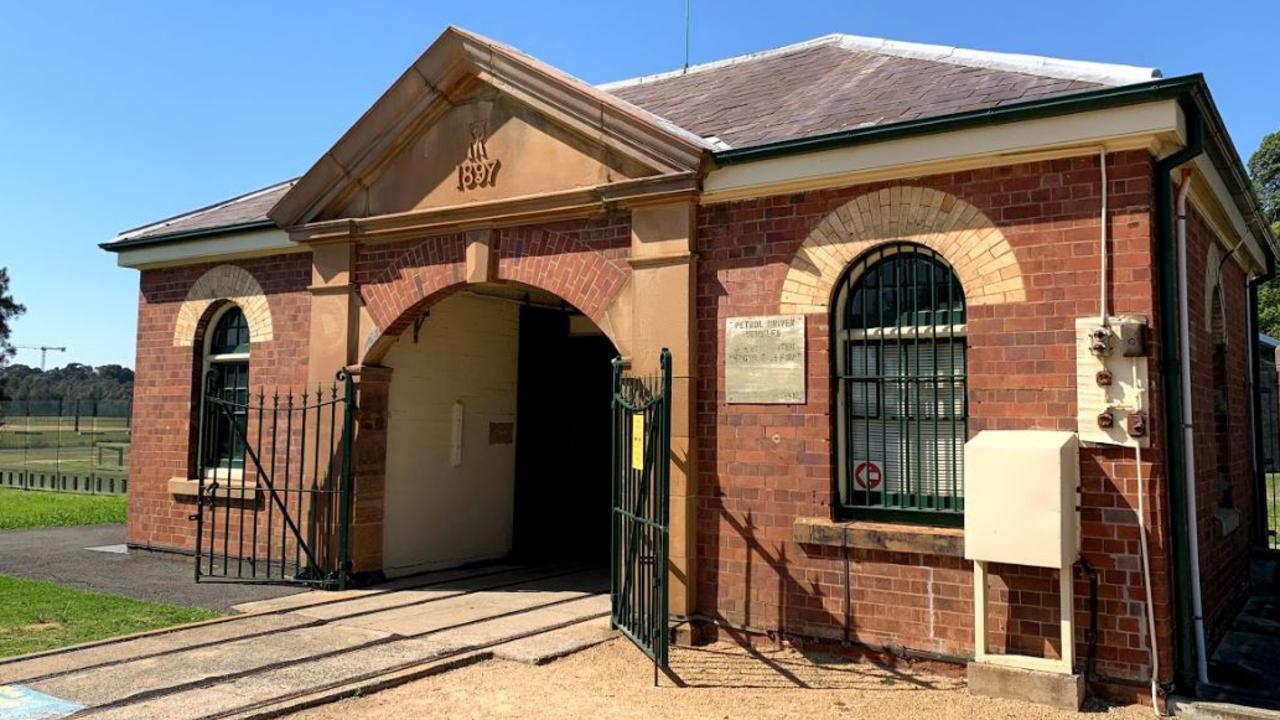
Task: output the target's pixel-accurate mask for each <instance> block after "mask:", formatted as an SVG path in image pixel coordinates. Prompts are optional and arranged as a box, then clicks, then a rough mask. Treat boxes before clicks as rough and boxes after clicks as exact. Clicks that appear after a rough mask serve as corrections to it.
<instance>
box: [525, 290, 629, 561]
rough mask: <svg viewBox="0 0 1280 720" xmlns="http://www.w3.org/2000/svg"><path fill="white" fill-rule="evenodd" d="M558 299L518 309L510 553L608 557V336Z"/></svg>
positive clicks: (539, 557) (538, 557)
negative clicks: (552, 303)
mask: <svg viewBox="0 0 1280 720" xmlns="http://www.w3.org/2000/svg"><path fill="white" fill-rule="evenodd" d="M585 320H586V318H584V317H582V316H576V319H575V316H574V315H573V314H571V313H569V312H566V311H565V310H561V309H558V308H542V307H534V306H525V307H523V308H521V311H520V340H519V347H520V358H519V371H518V372H519V377H518V380H517V388H518V389H517V409H516V478H515V517H514V527H513V536H514V537H513V546H514V547H513V555H514V556H515V558H516V559H518V560H520V561H521V562H549V561H555V560H574V561H588V562H593V563H599V564H602V565H603V564H607V563H608V561H609V528H610V508H611V494H610V475H609V472H610V453H611V449H610V448H611V445H610V443H611V435H610V403H611V402H612V382H613V376H612V368H611V365H610V361H611V360H612V359H613V358H614V356H615V355H616V354H617V353H616V351H615V350H614V347H613V343H611V342H610V341H609V339H608V338H607V337H605V336H604V335H602V334H599V331H597V330H595V328H594V326H592V325H591V324H590V323H589V322H584V321H585Z"/></svg>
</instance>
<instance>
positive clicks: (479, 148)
mask: <svg viewBox="0 0 1280 720" xmlns="http://www.w3.org/2000/svg"><path fill="white" fill-rule="evenodd" d="M486 134H487V128H486V127H485V124H484V123H483V122H474V123H471V146H470V147H468V148H467V159H466V160H463V161H462V162H461V163H460V164H459V165H458V189H459V190H475V189H476V188H482V187H491V186H493V185H494V184H495V183H496V182H497V179H498V168H500V167H502V161H501V160H490V159H489V151H488V149H487V148H486V147H485V145H484V141H485V135H486Z"/></svg>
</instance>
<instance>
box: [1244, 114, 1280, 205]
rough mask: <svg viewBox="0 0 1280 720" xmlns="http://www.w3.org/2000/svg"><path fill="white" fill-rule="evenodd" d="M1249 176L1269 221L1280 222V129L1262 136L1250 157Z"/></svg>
mask: <svg viewBox="0 0 1280 720" xmlns="http://www.w3.org/2000/svg"><path fill="white" fill-rule="evenodd" d="M1249 176H1250V177H1252V178H1253V187H1254V189H1255V190H1257V191H1258V199H1259V200H1261V201H1262V211H1263V212H1264V213H1266V216H1267V222H1270V223H1280V130H1277V131H1276V132H1273V133H1271V134H1270V135H1268V136H1266V137H1264V138H1262V144H1261V145H1259V146H1258V149H1257V151H1256V152H1254V153H1253V156H1252V157H1250V158H1249Z"/></svg>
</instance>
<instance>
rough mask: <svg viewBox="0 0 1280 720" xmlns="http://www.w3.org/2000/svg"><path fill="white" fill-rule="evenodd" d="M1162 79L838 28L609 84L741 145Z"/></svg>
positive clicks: (1147, 71)
mask: <svg viewBox="0 0 1280 720" xmlns="http://www.w3.org/2000/svg"><path fill="white" fill-rule="evenodd" d="M1158 77H1160V72H1159V71H1158V70H1155V69H1153V68H1140V67H1132V66H1128V65H1110V64H1103V63H1092V62H1080V61H1074V60H1059V59H1056V58H1047V57H1039V56H1034V55H1014V54H1009V53H994V52H983V51H978V50H965V49H961V48H954V47H946V46H941V45H923V44H919V43H902V42H894V41H891V40H883V39H880V38H868V37H861V36H857V35H839V34H837V35H826V36H823V37H820V38H816V39H814V40H809V41H806V42H802V43H798V44H795V45H788V46H785V47H781V48H777V49H774V50H769V51H765V52H761V53H753V54H750V55H743V56H740V57H735V58H729V59H727V60H720V61H717V62H712V63H707V64H705V65H695V66H693V67H690V68H689V69H688V70H686V71H673V72H668V73H662V74H659V75H650V76H647V77H641V78H636V79H633V80H623V81H620V82H615V83H608V84H605V85H602V86H601V89H604V90H608V91H609V92H611V93H613V94H614V95H617V96H618V97H620V98H623V99H624V100H628V101H630V102H631V103H633V104H635V105H639V106H640V107H643V108H645V109H647V110H649V111H651V112H653V113H655V114H657V115H661V116H662V117H665V118H668V119H669V120H671V121H672V122H675V123H677V124H679V125H680V126H681V127H684V128H686V129H688V130H690V131H692V132H694V133H696V134H698V135H701V136H704V137H706V136H715V137H717V138H719V139H720V140H721V141H723V142H724V143H727V144H728V145H729V146H731V147H734V148H740V147H745V146H750V145H757V144H761V143H769V142H777V141H780V140H790V139H797V138H803V137H807V136H812V135H820V134H824V133H831V132H838V131H841V130H847V129H850V128H858V127H868V126H874V125H886V124H891V123H895V122H902V121H905V120H916V119H920V118H925V117H933V116H941V115H948V114H951V113H956V112H964V111H969V110H978V109H984V108H992V107H999V106H1002V105H1008V104H1010V103H1016V102H1022V101H1028V100H1035V99H1041V98H1046V97H1051V96H1055V95H1067V94H1071V93H1077V92H1083V91H1087V90H1094V89H1098V88H1102V87H1115V86H1119V85H1129V84H1133V83H1140V82H1146V81H1149V80H1151V79H1153V78H1158Z"/></svg>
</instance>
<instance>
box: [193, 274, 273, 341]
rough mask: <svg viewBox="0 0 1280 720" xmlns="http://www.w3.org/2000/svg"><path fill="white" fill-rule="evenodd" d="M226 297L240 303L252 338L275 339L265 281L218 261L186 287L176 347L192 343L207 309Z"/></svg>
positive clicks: (250, 338) (260, 339)
mask: <svg viewBox="0 0 1280 720" xmlns="http://www.w3.org/2000/svg"><path fill="white" fill-rule="evenodd" d="M223 300H227V301H230V302H233V303H235V304H236V305H238V306H240V310H241V311H242V312H243V313H244V318H245V321H246V322H248V324H249V342H251V343H259V342H266V341H268V340H271V339H272V337H273V336H274V330H273V328H272V324H271V305H270V303H268V302H267V296H266V293H264V292H263V291H262V285H260V284H259V283H258V281H257V280H256V279H255V278H254V277H253V274H252V273H250V272H249V271H248V270H245V269H244V268H242V267H239V266H238V265H218V266H216V267H214V268H211V269H210V270H208V271H207V272H205V274H203V275H201V276H200V277H199V278H197V279H196V281H195V282H194V283H192V284H191V288H190V289H189V290H187V297H186V299H185V300H183V301H182V306H181V307H179V308H178V316H177V321H176V322H175V323H174V328H173V345H174V347H191V346H192V345H193V344H194V343H195V339H196V334H197V331H198V330H199V328H200V321H201V319H203V318H204V316H205V313H206V312H208V310H209V308H210V306H212V305H213V304H214V303H216V302H220V301H223Z"/></svg>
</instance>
